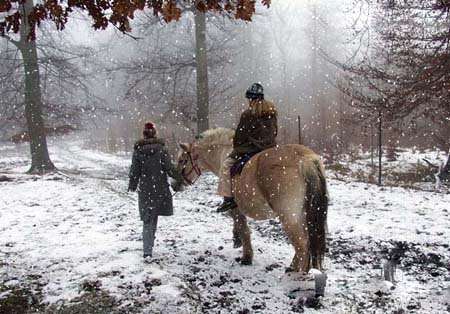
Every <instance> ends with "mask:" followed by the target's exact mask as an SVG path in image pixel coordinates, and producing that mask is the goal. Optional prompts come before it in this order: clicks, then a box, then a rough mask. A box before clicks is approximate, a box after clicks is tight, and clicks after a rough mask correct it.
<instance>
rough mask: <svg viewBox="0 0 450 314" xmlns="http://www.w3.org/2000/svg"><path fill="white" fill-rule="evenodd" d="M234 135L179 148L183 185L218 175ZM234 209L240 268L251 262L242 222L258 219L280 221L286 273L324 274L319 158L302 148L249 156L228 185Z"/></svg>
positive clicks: (212, 134) (217, 132) (223, 133)
mask: <svg viewBox="0 0 450 314" xmlns="http://www.w3.org/2000/svg"><path fill="white" fill-rule="evenodd" d="M233 135H234V131H232V130H229V129H223V128H219V129H213V130H208V131H206V132H204V133H203V134H201V136H200V137H199V138H198V139H197V140H196V141H195V142H193V143H190V144H181V145H180V147H181V148H182V150H181V151H180V153H179V155H178V168H179V170H180V171H181V173H182V175H183V177H184V180H185V183H187V184H193V183H194V182H195V181H196V180H197V179H198V177H199V176H200V175H201V173H202V172H204V171H210V172H213V173H214V174H215V175H217V176H218V175H219V174H220V172H221V167H222V164H223V161H224V160H225V158H226V157H227V156H228V154H229V153H230V152H231V150H232V140H233ZM232 186H233V194H234V196H235V199H236V203H237V204H238V209H237V210H235V211H234V212H233V213H231V214H232V216H233V221H234V227H235V230H237V232H238V234H239V236H240V238H241V240H242V245H243V256H242V258H241V263H243V264H246V265H249V264H251V263H252V259H253V249H252V245H251V239H250V230H249V228H248V225H247V220H246V216H247V217H250V218H253V219H256V220H262V219H269V218H274V217H276V216H278V217H279V219H280V221H281V224H282V227H283V229H284V231H285V232H286V234H287V236H288V238H289V240H290V241H291V243H292V244H293V246H294V249H295V255H294V258H293V260H292V263H291V266H290V267H289V268H288V270H290V271H299V272H304V273H306V272H308V271H309V270H310V268H316V269H319V270H320V269H322V260H323V256H324V253H325V226H326V218H327V207H328V196H327V188H326V182H325V175H324V170H323V166H322V163H321V161H320V159H319V156H318V155H316V154H315V153H314V152H313V151H312V150H310V149H308V148H307V147H305V146H302V145H297V144H290V145H282V146H276V147H274V148H271V149H267V150H264V151H263V152H261V153H259V154H257V155H255V156H253V157H252V158H251V159H250V161H248V162H247V164H246V165H245V167H244V168H243V170H242V173H241V174H240V175H238V176H235V177H234V178H233V179H232Z"/></svg>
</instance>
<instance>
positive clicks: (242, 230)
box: [231, 208, 253, 265]
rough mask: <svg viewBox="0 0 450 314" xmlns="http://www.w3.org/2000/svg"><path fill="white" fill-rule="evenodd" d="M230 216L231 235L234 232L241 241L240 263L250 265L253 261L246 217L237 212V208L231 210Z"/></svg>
mask: <svg viewBox="0 0 450 314" xmlns="http://www.w3.org/2000/svg"><path fill="white" fill-rule="evenodd" d="M231 216H232V217H233V223H234V226H233V235H234V234H236V235H237V236H238V237H239V239H240V240H241V241H242V258H241V263H242V264H243V265H251V264H252V262H253V249H252V242H251V237H250V235H251V232H250V228H249V227H248V224H247V218H246V217H245V216H244V215H242V214H241V213H240V212H239V209H237V208H234V209H232V210H231Z"/></svg>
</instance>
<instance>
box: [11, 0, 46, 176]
mask: <svg viewBox="0 0 450 314" xmlns="http://www.w3.org/2000/svg"><path fill="white" fill-rule="evenodd" d="M32 8H33V0H27V1H26V2H25V3H24V4H23V5H22V6H21V9H22V14H23V15H24V21H23V22H22V23H21V29H20V43H19V45H18V46H19V50H20V52H21V54H22V59H23V66H24V72H25V93H24V94H25V118H26V121H27V127H28V134H29V136H30V152H31V167H30V169H29V170H28V172H29V173H40V174H42V173H45V172H49V171H53V170H55V166H54V165H53V163H52V161H51V160H50V156H49V154H48V149H47V139H46V135H45V125H44V119H43V115H42V95H41V86H40V76H39V65H38V55H37V49H36V42H35V41H34V40H33V41H29V40H28V34H29V31H30V28H29V26H28V20H27V17H28V15H29V14H30V12H31V10H32Z"/></svg>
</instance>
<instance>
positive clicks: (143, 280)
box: [0, 144, 450, 313]
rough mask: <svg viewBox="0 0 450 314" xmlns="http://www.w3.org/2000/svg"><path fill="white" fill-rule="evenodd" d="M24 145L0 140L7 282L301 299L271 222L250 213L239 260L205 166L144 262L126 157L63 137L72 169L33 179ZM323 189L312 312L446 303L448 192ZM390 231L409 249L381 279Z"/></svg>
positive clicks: (159, 302)
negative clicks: (325, 202)
mask: <svg viewBox="0 0 450 314" xmlns="http://www.w3.org/2000/svg"><path fill="white" fill-rule="evenodd" d="M23 149H25V148H23ZM20 153H22V151H21V149H19V150H16V149H4V150H2V151H0V154H1V155H0V167H1V169H4V170H5V171H0V172H5V173H7V174H8V175H9V176H13V177H14V178H15V179H16V181H14V182H5V183H0V192H1V193H0V258H1V262H0V280H1V281H0V282H1V283H2V284H3V285H4V286H14V285H17V284H19V283H20V282H22V283H23V282H26V281H38V282H39V283H40V285H39V287H40V289H42V294H43V296H44V301H45V302H49V303H56V304H63V303H64V302H65V303H67V302H68V301H69V300H71V299H74V298H76V297H77V296H79V295H80V290H82V289H81V288H80V287H81V286H82V285H83V282H86V281H89V282H98V283H99V284H100V285H101V287H99V288H100V289H102V290H104V291H106V292H107V293H108V294H110V295H111V296H113V297H115V298H116V300H117V303H116V305H117V308H118V309H122V310H124V309H127V310H128V311H131V310H132V309H133V310H136V311H142V310H143V311H144V312H146V311H147V312H148V311H150V312H161V313H203V312H204V313H220V312H223V313H228V312H233V313H236V312H240V313H290V312H293V311H298V310H300V309H299V308H298V307H296V306H295V300H292V299H290V298H289V296H288V295H289V292H290V290H292V288H293V287H295V284H296V283H295V280H293V279H292V278H290V277H289V276H287V275H285V274H284V268H285V266H287V265H288V264H289V262H290V260H291V258H292V255H293V249H292V248H291V247H290V246H289V245H288V244H287V243H286V242H285V240H284V237H283V235H282V233H280V232H278V231H279V226H278V224H277V223H276V222H262V223H260V222H258V223H252V227H253V228H252V229H253V245H254V249H255V262H254V265H253V266H250V267H243V266H240V265H239V264H238V263H236V262H235V261H234V258H235V257H237V256H239V254H240V252H239V250H234V249H232V248H231V246H232V244H231V221H230V219H229V218H228V217H226V216H223V215H218V214H216V213H213V212H212V211H213V208H214V207H215V206H216V205H217V203H218V202H219V199H218V198H217V197H216V196H215V195H214V190H215V184H216V180H215V178H213V177H212V176H206V177H205V178H203V179H202V180H201V182H199V183H198V184H197V185H196V186H195V187H192V188H190V189H189V190H187V191H185V192H183V193H179V194H177V195H176V196H175V216H174V217H167V218H162V219H161V220H160V225H159V229H158V234H157V244H156V247H155V256H156V258H157V259H158V260H159V261H158V262H157V263H154V264H151V265H146V264H144V263H142V258H141V254H142V252H141V235H140V232H141V223H140V221H139V220H138V213H137V209H136V206H137V205H136V202H135V201H134V199H136V195H134V194H126V193H123V191H125V188H126V183H127V182H126V173H127V168H128V165H129V160H128V159H129V157H117V156H112V155H108V154H103V153H97V152H92V151H88V150H83V149H80V148H78V147H77V146H75V145H73V144H72V145H67V144H66V145H63V144H58V145H55V146H53V147H52V155H53V156H54V157H53V158H54V161H55V163H56V165H57V166H58V167H59V168H60V169H62V171H63V172H64V173H67V174H68V177H65V176H60V175H56V176H47V177H44V178H38V179H36V180H30V178H29V177H27V176H24V175H20V174H18V173H19V171H23V170H25V168H24V167H23V166H24V165H25V161H26V159H24V158H23V157H22V158H18V154H20ZM17 160H21V162H18V163H17ZM330 194H331V197H332V206H330V211H329V230H330V241H329V243H330V252H329V254H328V256H327V260H326V266H327V268H328V269H329V270H328V272H327V273H328V277H329V281H328V287H327V295H326V297H325V298H324V300H322V302H321V303H322V308H320V309H319V310H318V312H321V313H349V312H355V313H356V312H361V313H369V312H370V313H372V312H373V313H376V312H377V311H379V312H388V313H391V312H393V311H395V310H397V309H399V308H403V309H405V310H406V311H407V312H408V313H410V312H417V313H445V312H447V309H448V308H447V305H445V298H446V297H448V296H450V294H449V295H446V293H447V291H445V288H446V287H447V286H449V285H450V282H449V281H445V280H449V279H450V278H449V268H450V265H449V259H450V250H449V246H448V240H449V239H450V228H449V226H450V205H449V204H450V195H448V194H447V195H446V194H435V193H428V192H419V191H412V190H406V189H400V188H386V189H380V188H378V187H375V186H370V185H366V184H361V183H343V182H339V181H330ZM391 240H394V241H405V242H406V243H407V249H406V253H405V256H404V257H403V259H402V267H400V270H399V271H398V273H397V276H396V277H397V279H398V281H399V282H398V283H397V284H396V287H395V289H393V290H386V285H385V284H384V283H383V282H382V281H381V280H380V279H379V277H380V272H381V270H380V269H379V268H378V266H379V265H380V263H381V259H382V258H383V257H384V256H386V251H387V250H388V249H389V248H390V247H391V246H392V245H393V244H392V242H390V241H391ZM380 290H381V292H380ZM81 292H82V291H81ZM1 295H2V294H1V290H0V299H1ZM306 310H307V311H311V312H314V310H312V309H306Z"/></svg>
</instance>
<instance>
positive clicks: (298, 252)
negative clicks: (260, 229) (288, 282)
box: [280, 213, 310, 273]
mask: <svg viewBox="0 0 450 314" xmlns="http://www.w3.org/2000/svg"><path fill="white" fill-rule="evenodd" d="M300 215H301V214H298V213H292V214H282V215H280V221H281V224H282V226H283V230H284V232H286V235H287V236H288V238H289V240H290V241H291V243H292V245H293V246H294V249H295V255H294V258H293V259H292V263H291V266H290V267H289V268H288V269H287V270H288V271H295V272H303V273H307V272H308V271H309V268H310V265H309V252H308V232H307V230H306V226H305V225H304V224H302V221H305V219H302V217H301V216H300Z"/></svg>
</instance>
